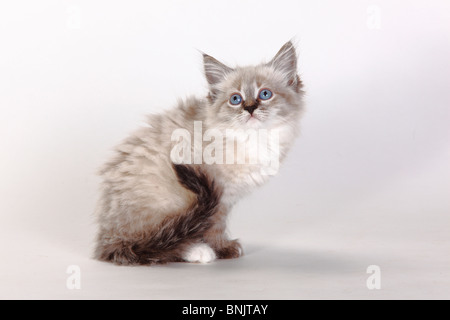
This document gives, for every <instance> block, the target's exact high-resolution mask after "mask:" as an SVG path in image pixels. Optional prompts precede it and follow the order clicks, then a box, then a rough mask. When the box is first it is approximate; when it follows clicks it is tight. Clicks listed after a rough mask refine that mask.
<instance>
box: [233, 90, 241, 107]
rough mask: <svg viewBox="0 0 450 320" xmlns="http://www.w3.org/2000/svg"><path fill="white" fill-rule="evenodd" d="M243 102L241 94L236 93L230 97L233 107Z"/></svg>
mask: <svg viewBox="0 0 450 320" xmlns="http://www.w3.org/2000/svg"><path fill="white" fill-rule="evenodd" d="M241 102H242V97H241V95H240V94H237V93H235V94H233V95H232V96H231V97H230V103H231V104H232V105H235V106H237V105H238V104H241Z"/></svg>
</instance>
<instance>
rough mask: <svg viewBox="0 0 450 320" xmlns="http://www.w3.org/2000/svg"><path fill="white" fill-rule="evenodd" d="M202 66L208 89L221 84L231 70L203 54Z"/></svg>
mask: <svg viewBox="0 0 450 320" xmlns="http://www.w3.org/2000/svg"><path fill="white" fill-rule="evenodd" d="M203 66H204V69H205V76H206V80H207V81H208V84H209V85H210V87H214V86H215V85H217V84H218V83H220V82H222V81H223V80H224V79H225V77H226V75H227V74H228V73H230V72H231V71H232V70H233V69H231V68H229V67H227V66H226V65H224V64H223V63H221V62H219V61H217V60H216V59H214V58H213V57H211V56H209V55H207V54H205V53H204V54H203Z"/></svg>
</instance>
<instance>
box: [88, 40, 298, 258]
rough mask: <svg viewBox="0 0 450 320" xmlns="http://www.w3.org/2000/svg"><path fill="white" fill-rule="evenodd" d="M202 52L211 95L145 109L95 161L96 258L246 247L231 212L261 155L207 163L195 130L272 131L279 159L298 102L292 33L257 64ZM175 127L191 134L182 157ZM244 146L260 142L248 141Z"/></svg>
mask: <svg viewBox="0 0 450 320" xmlns="http://www.w3.org/2000/svg"><path fill="white" fill-rule="evenodd" d="M203 61H204V72H205V76H206V79H207V82H208V84H209V93H208V95H207V97H206V98H204V99H198V98H195V97H191V98H188V99H187V100H186V101H184V102H179V104H178V106H177V107H176V108H174V109H172V110H169V111H165V112H164V113H162V114H159V115H152V116H149V118H148V123H149V127H145V128H141V129H139V130H137V131H136V132H134V134H132V135H131V136H130V137H128V138H127V139H126V140H125V141H123V142H122V143H121V144H120V145H119V146H118V147H117V148H116V154H115V157H114V158H113V159H112V160H111V161H110V162H108V163H106V164H105V165H104V167H103V168H102V169H101V171H100V175H101V177H102V179H103V182H102V196H101V198H100V201H99V204H98V209H97V218H98V223H99V232H98V238H97V246H96V250H95V257H96V258H97V259H99V260H103V261H111V262H113V263H116V264H125V265H128V264H143V265H151V264H157V263H167V262H181V261H187V262H200V263H208V262H211V261H213V260H214V259H216V258H218V259H229V258H237V257H239V256H241V255H242V254H243V251H242V247H241V245H240V244H239V242H238V241H237V240H231V239H229V238H228V236H227V233H226V218H227V215H228V212H229V211H230V209H231V208H232V206H233V204H234V203H235V202H236V201H237V200H238V199H240V198H241V197H242V196H244V195H245V194H247V193H248V192H250V191H251V190H252V189H254V188H255V187H256V186H259V185H261V184H262V183H264V182H265V181H266V180H267V179H268V178H269V176H270V174H265V173H264V170H262V169H264V166H263V165H262V164H261V163H249V161H247V160H249V159H248V158H249V156H248V155H245V156H244V158H245V160H246V161H244V163H242V162H241V163H236V162H232V163H228V162H227V163H224V162H223V161H215V163H210V164H207V163H204V161H202V160H203V159H202V155H204V154H206V149H207V148H208V146H207V145H205V146H204V145H203V142H204V141H199V140H198V137H195V135H196V132H195V126H196V125H197V127H198V124H201V127H202V130H205V129H206V130H213V129H214V130H215V132H216V133H217V132H219V133H221V134H222V137H223V136H225V131H226V130H230V129H231V130H237V132H239V133H238V134H237V135H236V136H237V137H238V138H237V139H238V140H239V139H241V142H242V141H244V142H248V141H249V139H248V135H246V134H245V133H242V130H248V129H251V130H256V131H258V130H262V131H261V132H267V130H277V131H276V132H277V136H276V137H277V139H276V140H274V141H276V142H277V145H276V148H273V149H276V150H277V157H279V160H282V159H283V158H284V156H285V155H286V152H287V151H288V149H289V148H290V147H291V145H292V143H293V139H294V138H295V136H296V134H297V128H298V120H299V118H300V116H301V113H302V112H301V111H302V109H303V103H302V97H303V91H302V90H301V88H302V82H301V81H300V78H299V76H298V74H297V55H296V52H295V48H294V46H293V44H292V43H291V42H288V43H286V44H285V45H284V46H283V47H282V48H281V49H280V50H279V52H278V53H277V54H276V55H275V57H274V58H273V59H272V60H271V61H270V62H268V63H263V64H259V65H256V66H247V67H236V68H230V67H228V66H226V65H224V64H222V63H221V62H219V61H217V60H216V59H214V58H213V57H211V56H208V55H206V54H204V55H203ZM180 129H181V130H182V132H185V133H187V134H189V135H191V137H192V136H193V137H194V138H193V140H194V143H193V144H190V142H191V141H192V140H190V139H187V140H185V141H184V142H183V143H184V144H182V145H183V146H184V147H186V146H187V147H186V148H185V149H181V150H184V151H185V154H184V156H183V157H182V159H181V160H180V159H177V160H174V157H175V156H176V155H177V154H178V153H179V151H180V150H178V149H176V148H175V147H176V146H177V145H178V147H179V146H180V143H181V142H180V139H179V137H178V138H177V139H174V132H179V130H180ZM177 130H178V131H177ZM239 130H240V131H239ZM263 130H266V131H263ZM219 138H220V135H216V136H214V143H216V144H215V146H218V147H223V150H219V149H220V148H219V149H216V150H214V152H212V153H211V155H212V156H215V157H216V160H217V157H220V155H222V157H221V159H225V158H226V159H228V155H231V154H232V153H235V152H236V151H237V147H236V145H235V144H234V142H233V144H228V143H227V142H226V141H221V140H220V139H219ZM200 139H202V137H200ZM181 140H182V139H181ZM203 140H208V139H205V136H203ZM209 140H212V139H209ZM225 140H226V139H225ZM198 142H200V144H199V143H198ZM257 144H258V145H259V147H260V146H261V142H257ZM244 148H245V150H246V151H250V149H252V148H253V149H254V148H256V146H255V145H252V143H247V144H245V147H244ZM245 150H244V151H245ZM210 151H211V150H210ZM203 152H205V153H203ZM174 155H175V156H174ZM198 155H200V158H199V157H198ZM238 157H239V154H238ZM175 158H176V157H175ZM192 158H194V161H190V160H192ZM221 159H219V160H221ZM185 160H187V161H185ZM199 160H200V161H199ZM189 161H190V162H189ZM192 162H193V164H190V163H192Z"/></svg>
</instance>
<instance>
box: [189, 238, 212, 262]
mask: <svg viewBox="0 0 450 320" xmlns="http://www.w3.org/2000/svg"><path fill="white" fill-rule="evenodd" d="M183 259H184V260H185V261H187V262H198V263H210V262H212V261H214V260H215V259H216V254H215V253H214V250H213V249H211V247H210V246H209V245H208V244H206V243H198V244H194V245H193V246H191V247H190V248H189V249H188V250H187V251H186V252H185V253H184V256H183Z"/></svg>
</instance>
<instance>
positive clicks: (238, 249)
mask: <svg viewBox="0 0 450 320" xmlns="http://www.w3.org/2000/svg"><path fill="white" fill-rule="evenodd" d="M243 254H244V250H242V246H241V244H240V243H239V241H238V240H231V241H228V242H227V244H226V245H225V246H224V247H222V248H220V249H218V250H217V258H219V259H235V258H239V257H240V256H242V255H243Z"/></svg>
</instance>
